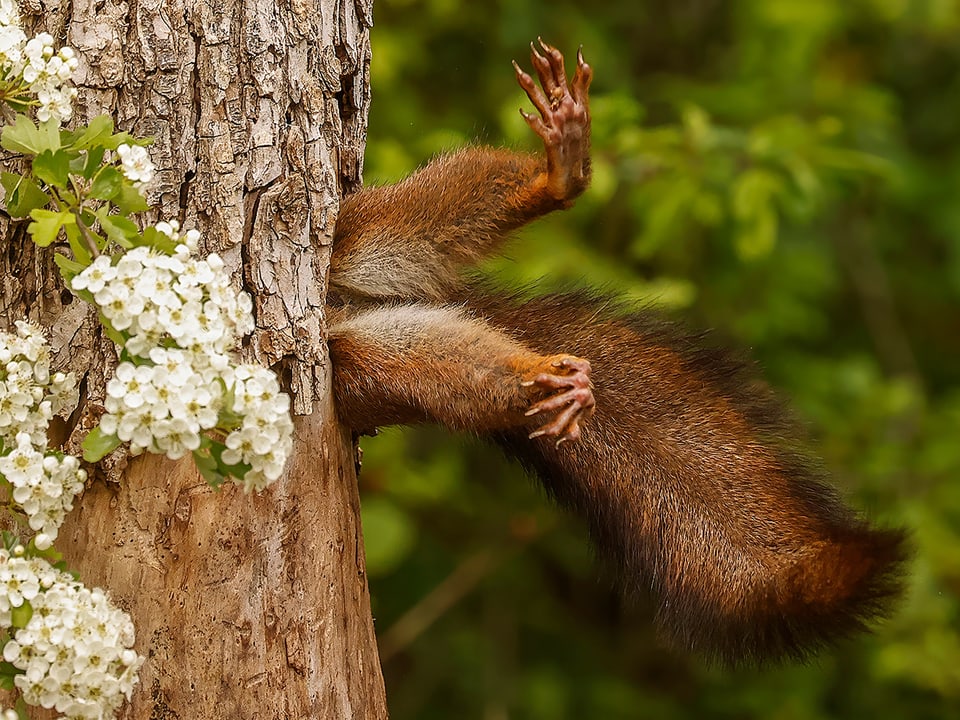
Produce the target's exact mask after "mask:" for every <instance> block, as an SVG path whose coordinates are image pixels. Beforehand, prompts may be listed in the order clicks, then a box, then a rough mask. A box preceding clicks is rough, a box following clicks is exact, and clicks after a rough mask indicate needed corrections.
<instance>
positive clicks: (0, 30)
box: [0, 0, 79, 122]
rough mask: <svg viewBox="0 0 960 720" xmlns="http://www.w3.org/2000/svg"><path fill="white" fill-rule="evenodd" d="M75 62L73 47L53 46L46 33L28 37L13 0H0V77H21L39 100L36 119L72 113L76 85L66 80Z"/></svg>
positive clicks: (60, 119) (64, 117)
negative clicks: (55, 48) (57, 48)
mask: <svg viewBox="0 0 960 720" xmlns="http://www.w3.org/2000/svg"><path fill="white" fill-rule="evenodd" d="M78 64H79V63H78V61H77V57H76V54H75V53H74V52H73V50H72V49H70V48H68V47H63V48H61V49H60V50H59V52H57V51H55V50H54V47H53V37H52V36H51V35H50V34H49V33H40V34H39V35H37V36H36V37H35V38H31V39H30V40H27V36H26V35H25V34H24V32H23V30H22V29H21V28H20V13H19V12H18V10H17V4H16V2H15V0H0V78H3V79H6V80H15V79H16V78H18V77H19V78H21V79H22V82H23V84H24V85H25V86H26V87H27V89H28V90H29V92H31V93H33V94H34V95H36V97H37V100H38V102H39V107H38V108H37V119H38V120H40V121H41V122H45V121H47V120H50V119H51V118H52V119H54V120H56V121H57V122H63V121H65V120H69V119H70V117H71V116H72V115H73V100H74V98H75V97H76V96H77V89H76V88H74V87H72V86H71V85H69V83H70V80H71V79H72V78H73V73H74V71H76V69H77V66H78Z"/></svg>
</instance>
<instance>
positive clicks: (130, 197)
mask: <svg viewBox="0 0 960 720" xmlns="http://www.w3.org/2000/svg"><path fill="white" fill-rule="evenodd" d="M112 202H113V204H114V205H116V206H117V209H118V210H120V212H122V213H123V214H124V215H129V214H130V213H136V212H144V211H145V210H149V209H150V206H149V205H147V201H146V199H145V198H144V197H143V195H142V194H141V192H140V191H139V190H137V189H136V188H135V187H133V185H131V184H130V183H128V182H125V183H123V185H122V186H121V187H120V192H119V193H118V194H117V196H116V197H114V198H112Z"/></svg>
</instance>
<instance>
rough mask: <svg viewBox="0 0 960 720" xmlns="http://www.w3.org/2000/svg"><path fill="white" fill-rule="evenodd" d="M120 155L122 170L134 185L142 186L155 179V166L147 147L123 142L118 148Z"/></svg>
mask: <svg viewBox="0 0 960 720" xmlns="http://www.w3.org/2000/svg"><path fill="white" fill-rule="evenodd" d="M117 155H119V156H120V171H121V172H122V173H123V175H124V177H125V178H127V180H130V181H131V182H132V183H133V185H134V187H140V186H141V185H144V184H146V183H148V182H150V181H151V180H153V173H154V167H153V162H152V161H151V160H150V155H149V154H148V153H147V150H146V148H144V147H141V146H140V145H127V144H126V143H123V144H122V145H120V146H119V147H118V148H117Z"/></svg>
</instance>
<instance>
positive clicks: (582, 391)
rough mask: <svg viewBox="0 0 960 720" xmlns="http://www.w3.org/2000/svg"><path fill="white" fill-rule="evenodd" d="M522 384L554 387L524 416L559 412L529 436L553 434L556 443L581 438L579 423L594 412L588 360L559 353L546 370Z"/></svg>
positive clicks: (546, 387) (545, 387)
mask: <svg viewBox="0 0 960 720" xmlns="http://www.w3.org/2000/svg"><path fill="white" fill-rule="evenodd" d="M523 386H524V387H537V388H543V389H545V390H551V391H553V390H556V391H557V392H554V393H553V394H551V395H549V396H547V397H546V398H544V399H543V400H540V401H538V402H536V403H534V404H533V405H531V406H530V408H529V409H528V410H527V412H526V413H525V414H526V415H527V417H531V416H533V415H539V414H540V413H543V412H554V411H556V412H558V414H557V416H556V417H555V418H554V419H553V420H552V421H551V422H549V423H547V424H546V425H543V426H541V427H539V428H537V429H536V430H534V431H533V432H531V433H530V436H529V437H530V439H531V440H533V439H534V438H538V437H542V436H545V437H555V438H557V445H558V446H559V445H560V444H561V443H564V442H566V441H568V440H577V439H579V437H580V424H581V423H582V422H584V421H585V420H587V419H588V418H589V417H590V416H591V415H593V409H594V405H595V404H596V401H595V400H594V397H593V384H592V383H591V382H590V363H589V362H587V361H586V360H584V359H583V358H578V357H573V356H572V355H560V356H557V357H556V358H554V359H553V360H552V361H551V362H550V370H549V371H548V372H541V373H538V374H537V375H536V376H535V377H533V378H531V379H529V380H526V381H525V382H523Z"/></svg>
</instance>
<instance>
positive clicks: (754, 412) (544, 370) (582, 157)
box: [329, 41, 907, 664]
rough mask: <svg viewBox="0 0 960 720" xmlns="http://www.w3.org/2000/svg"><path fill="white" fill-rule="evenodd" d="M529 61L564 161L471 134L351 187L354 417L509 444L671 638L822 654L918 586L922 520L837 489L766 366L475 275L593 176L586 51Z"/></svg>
mask: <svg viewBox="0 0 960 720" xmlns="http://www.w3.org/2000/svg"><path fill="white" fill-rule="evenodd" d="M531 61H532V63H533V67H534V70H535V72H536V74H537V76H538V77H539V86H538V85H537V83H536V82H534V80H533V78H532V77H531V76H530V75H529V74H527V73H526V72H524V71H523V70H522V69H521V68H520V67H519V66H518V65H517V64H516V63H514V68H515V70H516V76H517V80H518V82H519V84H520V86H521V87H522V88H523V90H524V91H525V92H526V94H527V96H528V97H529V98H530V100H531V102H532V103H533V105H534V107H535V108H536V110H537V114H535V115H534V114H527V113H525V112H523V111H522V110H521V112H522V113H523V116H524V119H525V120H526V122H527V124H528V125H529V126H530V128H531V129H532V130H533V131H534V132H535V133H536V134H537V135H539V136H540V138H541V139H542V140H543V144H544V148H545V156H544V157H538V156H534V155H526V154H521V153H516V152H511V151H507V150H496V149H491V148H486V147H471V148H468V149H465V150H461V151H459V152H457V153H454V154H450V155H445V156H442V157H439V158H437V159H436V160H434V161H432V162H431V163H429V164H428V165H426V166H425V167H424V168H423V169H421V170H420V171H418V172H417V173H415V174H414V175H412V176H411V177H409V178H407V179H406V180H403V181H402V182H400V183H399V184H396V185H393V186H388V187H379V188H371V189H364V190H361V191H360V192H357V193H356V194H353V195H350V196H349V197H347V198H345V199H344V201H343V204H342V207H341V210H340V215H339V218H338V220H337V224H336V231H335V235H334V241H333V256H332V260H331V267H330V288H331V305H330V316H331V322H330V333H329V342H330V353H331V359H332V365H333V392H334V400H335V403H336V407H337V410H338V413H339V416H340V418H341V419H342V421H343V422H344V423H346V424H347V425H349V426H350V427H351V428H353V429H354V430H356V431H364V430H369V429H372V428H375V427H376V426H380V425H391V424H398V423H403V424H410V423H423V422H429V423H438V424H441V425H445V426H447V427H450V428H453V429H456V430H463V431H468V432H472V433H475V434H477V435H479V436H482V437H484V438H487V439H489V440H491V441H493V442H494V443H496V444H498V445H500V446H501V447H502V448H503V449H504V450H505V451H506V452H507V453H508V454H509V455H510V456H512V457H515V458H517V459H519V460H520V462H521V463H522V464H523V465H524V466H525V467H527V468H528V469H529V470H531V471H532V472H533V473H534V474H536V475H537V476H538V477H539V478H540V480H541V481H542V483H543V485H544V487H545V488H546V490H547V492H548V493H549V494H550V495H551V496H552V497H554V498H555V499H556V500H557V501H558V502H559V503H560V504H561V505H562V506H564V507H566V508H569V509H570V510H572V511H574V512H576V513H578V514H580V515H582V516H583V517H584V518H585V519H586V520H587V522H588V524H589V527H590V531H591V535H592V537H593V540H594V541H595V542H596V544H597V546H598V548H599V554H600V555H601V557H604V558H607V557H609V558H611V559H613V560H615V562H616V564H615V567H616V574H617V579H618V581H619V584H620V585H621V586H622V587H623V589H624V590H625V591H626V592H627V593H631V592H634V591H644V592H652V594H653V596H654V597H655V598H656V599H657V601H658V605H657V607H658V610H657V613H656V623H657V626H658V628H659V630H660V633H661V635H662V637H664V638H665V639H666V640H667V641H668V642H669V643H670V644H672V645H674V646H679V647H682V648H686V649H689V650H692V651H696V652H699V653H701V654H703V655H705V656H706V657H708V658H710V659H715V660H719V661H722V662H726V663H730V664H739V663H744V662H767V661H776V660H782V659H786V658H797V659H802V658H804V657H807V656H808V655H809V654H810V653H811V652H813V651H815V650H817V649H819V648H821V647H822V646H824V645H826V644H829V643H831V642H833V641H835V640H837V639H839V638H841V637H844V636H846V635H849V634H851V633H852V632H854V631H858V630H861V629H863V628H864V627H865V623H867V622H868V621H869V620H870V619H872V618H874V617H875V616H877V615H878V614H881V613H882V612H883V611H884V609H885V607H886V605H887V602H888V601H889V600H891V599H892V598H893V597H895V596H896V594H897V593H898V591H899V587H900V582H899V580H898V577H899V573H900V570H901V566H902V564H903V562H904V560H905V557H906V554H907V553H906V550H905V542H904V536H903V533H902V532H901V531H899V530H893V529H880V528H876V527H873V526H871V525H870V524H868V523H867V521H865V520H864V519H863V518H861V517H860V516H859V515H858V514H857V513H855V512H854V511H853V510H852V509H850V508H849V507H848V506H847V505H845V504H844V503H843V502H842V501H841V499H840V498H839V496H838V495H837V493H836V492H835V491H834V490H833V489H832V488H830V487H829V486H828V485H826V484H825V482H824V480H823V478H822V477H821V473H820V472H819V471H818V470H817V468H816V466H815V464H814V463H812V462H810V461H809V460H808V459H807V458H806V457H805V456H804V455H803V454H802V452H800V450H799V449H798V448H799V443H798V441H797V440H794V439H793V437H794V436H795V435H796V434H797V433H796V431H795V429H793V428H792V427H791V423H790V422H789V421H788V420H787V418H786V415H785V413H784V411H783V410H782V408H781V406H780V405H779V404H778V402H777V400H776V399H775V398H774V397H773V395H772V393H771V391H770V390H769V389H768V387H767V386H766V385H764V384H763V383H762V381H760V380H758V379H757V378H756V377H755V375H754V372H753V370H752V368H751V366H750V365H749V364H748V363H745V362H741V361H739V360H737V359H735V358H733V357H731V356H727V355H725V354H724V353H722V352H719V351H716V350H713V349H705V348H703V347H701V346H700V345H699V344H698V342H697V339H696V337H695V336H692V335H690V334H689V333H684V332H683V331H682V330H680V329H679V328H677V327H675V326H674V325H671V324H670V323H668V322H665V321H663V320H661V319H659V318H658V317H656V316H655V315H652V314H650V313H649V312H636V311H631V310H630V309H628V308H623V307H621V306H620V305H618V304H617V303H616V302H613V301H611V300H610V299H609V298H605V297H602V296H599V295H598V296H593V295H591V294H589V293H578V294H569V295H551V296H547V297H541V298H538V299H534V300H527V301H523V300H520V299H518V298H515V297H511V296H506V295H502V294H499V295H498V294H497V293H494V292H489V291H486V290H479V289H478V288H477V287H476V286H474V285H472V284H471V283H470V282H469V281H467V280H465V279H464V277H463V274H462V270H463V269H465V268H466V267H468V266H470V265H473V264H474V263H476V262H477V261H479V260H480V259H482V258H483V257H485V256H487V255H490V254H491V253H493V252H495V251H496V250H497V248H498V247H499V246H500V245H501V243H502V242H503V241H504V239H505V237H506V236H507V234H508V233H510V231H512V230H515V229H517V228H519V227H520V226H522V225H524V224H525V223H527V222H530V221H531V220H533V219H535V218H537V217H539V216H541V215H544V214H546V213H548V212H551V211H553V210H557V209H561V208H566V207H569V206H570V205H571V204H572V203H573V201H574V199H575V198H576V197H577V196H579V195H580V194H581V193H582V192H583V191H584V190H585V189H586V187H587V185H588V183H589V180H590V114H589V103H588V88H589V86H590V80H591V77H592V69H591V68H590V66H589V65H587V64H586V63H585V62H584V60H583V55H582V52H578V54H577V62H576V69H575V71H574V74H573V77H572V79H570V80H569V82H568V80H567V75H566V71H565V69H564V59H563V56H562V55H561V53H560V52H559V51H558V50H556V49H555V48H553V47H550V46H549V45H546V44H545V43H543V42H542V41H541V43H540V47H539V48H537V47H535V46H533V45H531Z"/></svg>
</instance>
